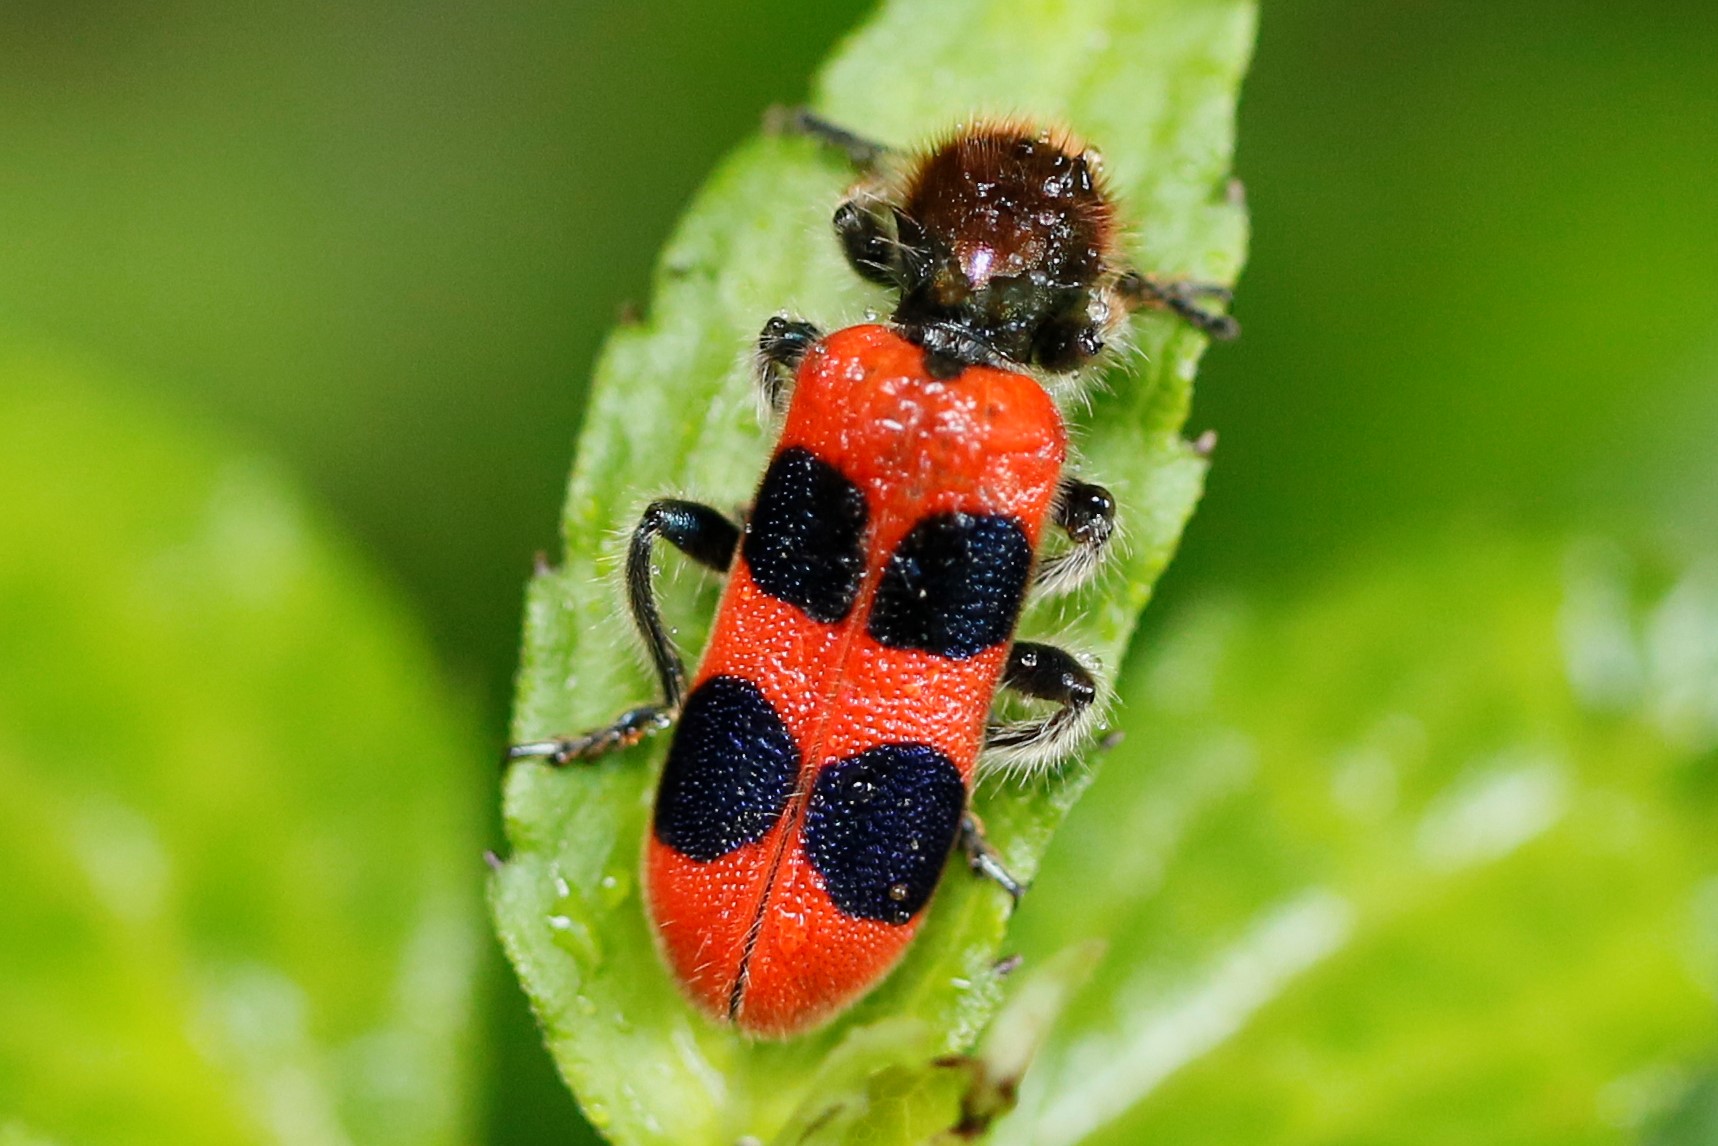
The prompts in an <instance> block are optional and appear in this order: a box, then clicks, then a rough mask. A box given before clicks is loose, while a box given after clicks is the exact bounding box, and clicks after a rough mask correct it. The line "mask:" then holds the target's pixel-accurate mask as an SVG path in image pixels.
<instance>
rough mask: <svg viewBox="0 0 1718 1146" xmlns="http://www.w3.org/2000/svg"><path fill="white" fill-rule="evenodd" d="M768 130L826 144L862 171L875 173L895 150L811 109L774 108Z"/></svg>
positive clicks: (768, 118) (766, 120) (765, 122)
mask: <svg viewBox="0 0 1718 1146" xmlns="http://www.w3.org/2000/svg"><path fill="white" fill-rule="evenodd" d="M764 125H765V127H766V128H768V129H769V130H772V131H777V132H781V133H782V134H784V135H807V136H810V137H811V138H812V139H815V140H818V141H819V142H821V143H826V144H828V145H829V146H830V147H833V148H835V149H836V150H837V151H840V152H842V153H843V154H845V155H846V156H847V159H848V161H849V162H850V163H852V164H853V166H854V167H856V168H858V169H859V170H860V171H871V170H873V169H874V168H876V167H877V165H878V164H880V163H881V162H882V161H883V160H884V159H886V158H887V157H888V156H889V155H890V154H891V153H892V152H893V151H894V148H892V147H890V146H889V145H888V144H886V143H878V142H877V141H876V140H874V139H867V138H865V137H864V136H863V135H859V134H857V133H855V132H851V131H848V130H847V129H846V128H844V127H842V126H840V125H839V124H834V123H830V122H829V121H828V120H827V119H824V118H823V117H822V116H820V115H818V114H817V113H816V112H814V111H812V110H811V109H810V108H808V107H774V108H771V109H770V110H769V114H768V116H767V117H766V119H765V121H764Z"/></svg>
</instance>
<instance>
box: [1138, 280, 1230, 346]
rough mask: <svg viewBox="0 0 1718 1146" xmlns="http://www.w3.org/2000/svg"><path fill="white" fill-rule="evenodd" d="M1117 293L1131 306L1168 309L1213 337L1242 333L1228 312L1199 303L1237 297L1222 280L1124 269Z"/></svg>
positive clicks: (1226, 336)
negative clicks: (1166, 276)
mask: <svg viewBox="0 0 1718 1146" xmlns="http://www.w3.org/2000/svg"><path fill="white" fill-rule="evenodd" d="M1116 294H1117V295H1118V296H1119V297H1120V299H1121V301H1122V302H1123V303H1124V304H1126V305H1127V306H1128V307H1129V308H1130V309H1138V308H1140V307H1148V308H1150V309H1152V310H1167V311H1169V312H1170V313H1171V314H1175V315H1178V316H1179V317H1181V318H1183V319H1185V320H1186V321H1187V322H1189V323H1191V324H1193V325H1194V326H1196V327H1198V328H1199V329H1200V330H1203V331H1204V332H1205V333H1206V334H1208V335H1210V336H1211V337H1212V338H1216V339H1219V340H1225V341H1226V340H1228V339H1231V338H1235V337H1236V336H1238V335H1239V334H1240V333H1241V324H1240V323H1238V322H1236V321H1235V320H1234V319H1233V318H1231V317H1230V316H1229V315H1226V314H1220V313H1218V312H1217V311H1214V310H1208V309H1207V308H1205V307H1203V306H1200V305H1199V300H1200V299H1215V300H1216V301H1218V302H1221V303H1227V302H1229V301H1230V300H1231V299H1232V298H1233V297H1234V296H1233V294H1232V292H1231V291H1230V290H1229V288H1228V287H1226V286H1223V285H1221V284H1219V283H1201V282H1191V281H1189V280H1187V279H1162V278H1157V277H1156V276H1154V275H1148V274H1142V273H1141V272H1139V271H1125V272H1123V274H1122V275H1121V277H1119V278H1118V279H1116Z"/></svg>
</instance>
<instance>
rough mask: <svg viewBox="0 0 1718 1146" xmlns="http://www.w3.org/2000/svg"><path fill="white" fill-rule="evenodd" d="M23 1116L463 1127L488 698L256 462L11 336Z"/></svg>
mask: <svg viewBox="0 0 1718 1146" xmlns="http://www.w3.org/2000/svg"><path fill="white" fill-rule="evenodd" d="M0 489H3V490H4V491H5V496H4V497H0V871H4V872H5V873H6V877H5V891H4V893H3V899H4V903H5V907H4V909H3V910H0V1127H4V1128H5V1129H4V1130H0V1139H4V1140H6V1141H8V1142H12V1141H16V1142H19V1143H25V1142H36V1141H47V1140H49V1139H52V1140H54V1141H60V1142H65V1143H102V1144H104V1146H107V1144H115V1146H119V1144H125V1143H138V1144H156V1143H162V1142H173V1143H181V1144H184V1146H197V1144H202V1143H208V1144H210V1146H214V1144H221V1146H229V1144H232V1143H250V1142H254V1143H274V1142H292V1143H304V1144H306V1146H312V1144H321V1143H328V1144H330V1146H336V1144H344V1143H351V1142H364V1143H401V1144H405V1143H412V1144H417V1143H438V1142H453V1141H458V1140H461V1139H463V1137H464V1135H465V1131H466V1129H467V1122H466V1111H465V1103H466V1100H465V1084H464V1080H465V1078H466V1076H467V1073H468V1066H469V1056H468V1053H467V1052H468V1050H469V1040H468V1024H469V1014H468V1011H469V999H468V991H469V978H470V972H471V969H472V965H473V962H474V956H475V954H476V950H477V946H476V944H477V939H478V933H477V931H476V928H475V920H476V915H477V892H478V879H477V873H478V870H479V868H478V866H477V865H478V848H479V843H478V840H479V836H478V832H477V820H476V816H475V814H474V811H475V808H476V807H478V806H479V805H478V804H477V802H476V798H475V793H474V786H473V783H472V781H473V780H474V779H475V776H474V775H473V772H472V761H473V760H474V759H478V758H480V754H479V753H478V752H477V751H476V749H475V745H476V741H475V738H474V736H473V731H472V728H471V725H470V722H469V721H468V720H467V719H466V718H465V714H464V713H463V712H462V711H461V710H460V706H458V705H456V704H453V703H450V700H449V697H448V694H447V691H446V690H445V688H444V687H443V686H442V684H441V683H440V681H439V680H438V679H437V677H436V674H435V672H434V668H433V662H432V660H431V658H430V655H429V652H428V650H427V649H426V647H425V645H424V642H423V640H422V638H421V637H420V636H419V635H418V634H417V633H416V631H415V630H414V629H413V627H412V626H411V625H410V624H409V623H408V621H407V619H406V618H405V616H404V615H403V614H402V611H401V610H400V609H399V608H398V607H397V606H396V605H395V604H394V602H393V601H392V600H391V599H390V598H389V596H388V595H387V594H386V593H385V592H383V590H382V588H381V586H379V585H378V584H377V583H376V581H375V579H374V577H373V576H372V575H370V574H369V573H368V572H367V571H366V570H365V569H364V568H363V567H362V566H361V564H360V563H359V562H358V561H357V560H355V559H354V557H353V555H352V554H351V553H349V552H347V551H345V550H344V549H343V548H342V547H340V546H339V545H337V544H335V543H333V542H331V541H330V538H329V534H328V531H327V530H326V529H325V528H323V527H322V526H321V525H320V524H319V523H317V522H316V521H314V520H313V519H312V518H311V517H310V515H308V514H307V513H306V511H305V509H304V507H303V505H302V504H301V502H300V501H299V499H298V498H297V496H296V495H295V494H294V493H293V491H292V490H291V489H290V488H289V487H288V486H287V484H286V483H285V482H284V481H282V479H281V478H280V476H279V475H278V474H276V473H274V472H273V471H272V470H271V469H270V468H269V467H268V466H267V465H266V464H263V463H261V462H259V461H258V460H257V459H256V458H254V457H252V456H250V455H248V454H246V453H244V452H242V451H238V450H234V449H232V448H231V447H230V446H226V445H222V444H220V443H219V442H217V441H215V440H213V439H212V437H211V436H209V435H207V434H204V433H199V432H193V431H192V430H189V429H187V428H185V427H182V426H180V425H177V424H174V423H171V422H169V421H167V420H166V419H164V418H163V417H162V416H161V415H160V414H159V413H158V412H156V411H155V410H154V409H153V408H152V407H151V406H150V405H149V404H148V403H147V402H143V401H140V400H137V399H135V398H126V397H120V396H118V395H117V394H115V393H112V392H109V391H108V390H105V389H103V388H99V387H97V386H95V385H92V384H91V383H90V381H89V380H88V375H87V372H86V371H85V370H83V369H82V368H80V367H78V366H77V365H75V364H72V363H70V362H68V361H66V360H64V359H61V358H55V357H50V356H45V355H42V354H39V353H32V352H30V351H27V350H25V349H22V348H20V347H18V346H16V345H13V344H10V343H7V342H5V341H3V340H0Z"/></svg>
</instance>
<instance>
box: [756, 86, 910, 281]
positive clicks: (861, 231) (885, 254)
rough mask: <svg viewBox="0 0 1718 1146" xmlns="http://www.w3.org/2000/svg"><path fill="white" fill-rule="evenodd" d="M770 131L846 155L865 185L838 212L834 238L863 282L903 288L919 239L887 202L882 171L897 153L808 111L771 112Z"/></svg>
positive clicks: (787, 110)
mask: <svg viewBox="0 0 1718 1146" xmlns="http://www.w3.org/2000/svg"><path fill="white" fill-rule="evenodd" d="M765 123H766V126H767V127H769V128H770V129H771V130H774V131H779V132H784V133H791V134H794V135H805V136H810V137H811V138H812V139H815V140H818V141H819V142H821V143H823V144H826V145H827V146H829V147H833V148H835V149H836V150H837V151H840V152H841V153H842V154H844V155H846V156H847V159H848V162H850V163H852V164H853V167H854V168H855V170H857V171H858V172H859V173H860V175H861V176H863V177H864V178H862V179H861V181H860V184H859V186H858V187H857V188H855V189H854V190H853V191H852V192H851V193H850V194H849V196H848V198H847V199H846V201H845V202H843V203H842V204H841V205H840V206H839V207H837V208H836V209H835V218H834V219H833V220H832V222H833V224H834V226H835V236H836V238H838V239H840V240H841V250H842V253H844V254H845V255H846V256H847V262H848V263H849V264H850V265H851V266H852V267H853V270H854V272H855V273H857V274H858V275H859V277H860V278H863V279H865V280H866V281H868V282H874V283H877V284H879V285H881V286H888V287H898V286H899V285H900V282H901V272H900V269H899V268H900V266H901V261H902V259H903V258H905V257H907V255H908V252H907V250H906V248H907V247H910V246H911V244H912V242H913V239H914V236H913V235H911V234H902V233H901V231H902V228H903V227H906V228H907V229H908V230H911V225H910V224H908V223H906V222H905V221H904V220H903V219H902V218H901V216H900V215H899V214H898V213H897V212H895V211H892V210H890V209H889V208H888V207H887V206H886V204H885V203H884V202H883V199H882V195H881V194H880V188H881V185H882V170H881V169H882V168H883V167H884V166H885V163H886V161H887V160H888V159H889V158H890V157H891V156H893V155H895V154H897V152H896V151H895V149H894V148H892V147H890V146H888V145H887V144H884V143H878V142H877V141H876V140H874V139H866V138H865V137H864V136H862V135H856V134H855V133H853V132H851V131H848V130H847V129H846V128H844V127H840V126H838V125H836V124H833V123H830V122H829V121H828V120H827V119H824V118H823V117H822V116H820V115H818V114H816V113H815V112H813V111H811V110H810V109H808V108H803V107H792V108H772V109H771V112H770V115H769V118H768V119H767V120H766V121H765Z"/></svg>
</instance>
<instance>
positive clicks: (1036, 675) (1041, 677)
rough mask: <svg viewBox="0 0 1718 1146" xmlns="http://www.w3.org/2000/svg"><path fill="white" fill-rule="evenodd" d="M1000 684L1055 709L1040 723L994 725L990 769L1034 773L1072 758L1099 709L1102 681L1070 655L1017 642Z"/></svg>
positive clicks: (989, 736)
mask: <svg viewBox="0 0 1718 1146" xmlns="http://www.w3.org/2000/svg"><path fill="white" fill-rule="evenodd" d="M1002 685H1003V687H1004V688H1011V689H1013V690H1014V691H1015V692H1018V693H1020V694H1021V695H1023V696H1028V697H1031V698H1032V699H1034V700H1046V701H1050V702H1051V703H1053V704H1055V705H1056V710H1055V711H1054V712H1052V713H1051V714H1050V715H1049V716H1046V717H1044V718H1042V719H1040V720H1021V721H1012V722H1008V723H997V724H992V725H991V726H990V727H989V729H988V730H987V731H986V735H985V740H984V752H985V756H986V764H987V766H989V767H992V768H1014V769H1021V770H1028V771H1029V770H1031V769H1033V768H1036V767H1039V766H1042V765H1045V764H1049V763H1052V762H1054V761H1057V760H1061V759H1062V758H1064V757H1066V756H1068V755H1069V754H1070V753H1072V752H1073V750H1074V749H1075V748H1076V747H1078V746H1079V745H1080V743H1081V742H1082V741H1084V740H1085V739H1086V736H1087V735H1088V733H1090V731H1091V726H1092V722H1093V720H1095V719H1096V717H1097V715H1098V712H1099V711H1100V710H1099V708H1098V704H1097V699H1098V682H1097V678H1096V677H1094V676H1093V675H1092V671H1091V670H1090V669H1089V668H1087V667H1086V666H1085V665H1084V664H1081V663H1080V661H1079V660H1078V659H1077V658H1076V657H1075V656H1074V655H1073V654H1072V653H1070V652H1067V651H1065V650H1063V649H1059V648H1057V647H1056V646H1054V645H1040V644H1035V643H1034V642H1031V641H1016V642H1015V644H1014V647H1013V648H1012V649H1010V650H1009V651H1008V666H1007V667H1006V668H1005V669H1003V672H1002Z"/></svg>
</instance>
